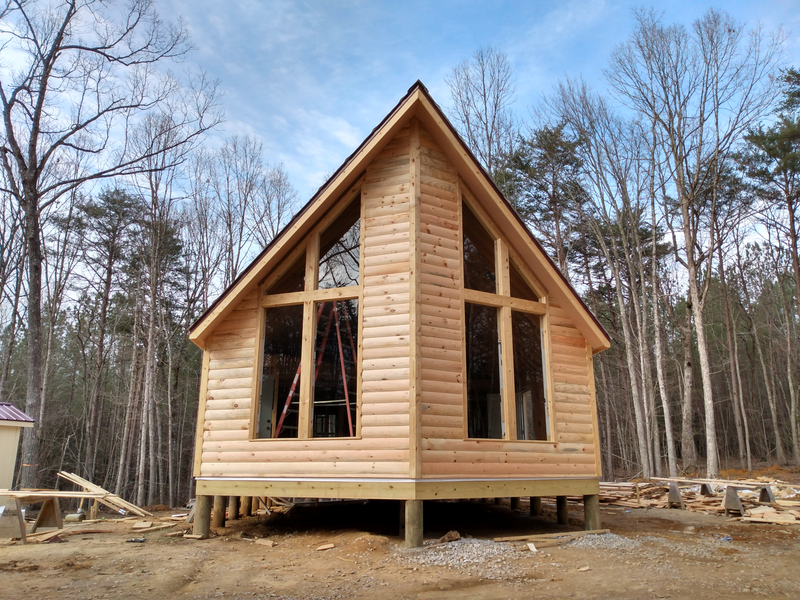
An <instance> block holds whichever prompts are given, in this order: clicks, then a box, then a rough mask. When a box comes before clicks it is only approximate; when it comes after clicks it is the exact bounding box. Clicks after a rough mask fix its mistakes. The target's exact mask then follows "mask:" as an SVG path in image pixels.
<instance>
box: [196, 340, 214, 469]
mask: <svg viewBox="0 0 800 600" xmlns="http://www.w3.org/2000/svg"><path fill="white" fill-rule="evenodd" d="M210 362H211V352H210V351H209V350H203V363H202V365H203V366H202V367H201V370H200V397H199V402H198V404H197V433H196V434H195V441H194V463H193V466H192V474H193V475H194V476H195V477H200V465H201V464H202V460H203V433H204V431H205V427H204V424H205V420H206V400H207V396H208V366H209V364H210Z"/></svg>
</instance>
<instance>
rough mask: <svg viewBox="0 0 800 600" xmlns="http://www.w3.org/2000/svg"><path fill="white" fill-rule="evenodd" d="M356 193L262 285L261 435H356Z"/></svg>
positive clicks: (257, 434) (358, 228) (256, 431)
mask: <svg viewBox="0 0 800 600" xmlns="http://www.w3.org/2000/svg"><path fill="white" fill-rule="evenodd" d="M359 198H360V196H359V197H356V198H355V199H354V200H353V201H352V202H350V204H349V205H348V206H347V207H346V208H345V209H344V210H343V211H342V212H341V213H340V214H339V215H338V216H337V217H336V218H334V219H333V220H332V221H330V222H329V223H324V224H321V225H319V226H317V228H316V229H315V230H313V231H312V232H311V234H310V235H309V236H308V238H307V241H306V242H305V244H304V247H303V248H302V249H299V250H297V251H296V252H295V254H296V255H297V258H295V259H294V260H293V261H292V262H291V263H290V264H289V266H288V267H287V268H286V269H285V270H284V271H283V273H282V274H280V275H279V276H276V277H274V278H272V281H268V282H267V285H266V286H265V292H264V296H263V298H262V301H261V302H262V306H264V311H265V314H264V330H263V335H264V338H263V339H264V354H263V357H262V369H261V380H260V385H261V389H260V395H259V402H258V410H257V413H256V419H255V427H254V432H253V434H254V436H255V437H257V438H278V437H280V438H284V437H292V438H308V437H354V436H355V435H357V431H358V429H357V425H358V424H357V418H358V410H357V407H358V393H357V360H358V296H359V288H358V284H359V281H360V268H361V265H360V256H359V254H360V253H359V247H360V241H361V220H360V213H361V203H360V201H359ZM332 291H335V292H336V293H335V294H332V293H331V292H332ZM333 298H336V299H335V300H334V299H333Z"/></svg>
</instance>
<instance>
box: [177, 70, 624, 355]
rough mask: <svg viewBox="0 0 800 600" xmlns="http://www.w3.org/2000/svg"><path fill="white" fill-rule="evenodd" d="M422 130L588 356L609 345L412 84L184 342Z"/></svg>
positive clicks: (198, 335)
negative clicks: (410, 128) (386, 151)
mask: <svg viewBox="0 0 800 600" xmlns="http://www.w3.org/2000/svg"><path fill="white" fill-rule="evenodd" d="M415 116H416V117H417V118H418V119H419V120H420V122H421V123H422V124H423V125H424V126H425V128H426V129H427V131H428V132H429V134H430V135H431V137H432V138H433V139H434V140H435V141H436V143H437V144H438V145H439V147H440V148H441V150H442V152H444V154H445V155H446V156H447V158H448V159H449V160H450V162H451V164H452V165H453V166H454V167H455V168H456V170H457V171H458V173H459V175H460V177H461V178H462V179H463V180H464V182H465V183H466V185H467V186H468V187H469V188H470V189H471V191H472V193H473V194H474V195H475V196H476V198H475V199H476V201H478V202H479V203H480V204H481V206H483V207H484V209H485V210H486V211H487V213H489V215H490V216H491V217H492V219H493V220H494V222H495V223H496V225H497V226H498V227H499V228H500V231H501V233H502V234H503V236H504V238H505V239H506V240H507V241H508V242H509V243H510V244H511V245H512V246H513V247H514V248H515V249H516V250H517V252H518V253H519V254H520V258H522V260H523V261H525V262H526V263H529V264H537V265H540V266H541V268H537V269H536V272H537V276H538V277H539V279H540V281H541V283H542V285H544V286H545V288H546V289H547V290H548V293H549V295H550V296H551V297H553V298H554V299H555V300H556V301H558V302H559V303H560V304H561V307H562V309H563V310H564V311H565V312H566V313H567V315H568V316H569V317H570V318H571V319H572V320H573V322H574V323H575V326H576V327H577V329H578V331H580V332H581V334H582V335H583V336H584V338H585V339H586V341H587V343H588V344H589V345H590V346H591V347H592V350H593V352H599V351H601V350H605V349H607V348H608V347H609V346H610V341H609V337H608V334H607V333H606V331H605V330H604V329H603V327H602V325H600V323H599V322H598V321H597V319H596V318H595V316H594V315H593V314H592V312H591V311H590V310H589V308H588V307H587V306H586V305H585V304H584V302H583V301H582V300H581V298H580V296H578V293H577V292H576V291H575V289H574V288H573V287H572V286H571V285H570V284H569V282H568V281H567V280H566V279H565V278H564V276H563V275H562V274H561V272H560V271H559V269H558V268H557V267H556V265H555V263H554V262H553V260H552V259H551V258H550V257H549V256H548V255H547V253H546V252H545V251H544V249H543V248H542V246H541V245H540V244H539V242H538V241H537V240H536V238H535V237H534V236H533V234H532V233H531V232H530V230H529V229H528V228H527V226H526V225H525V223H524V222H523V221H522V219H521V218H520V217H519V215H518V214H517V213H516V212H515V211H514V210H513V208H512V207H511V205H510V204H509V202H508V201H507V200H506V199H505V197H504V196H503V194H502V193H501V192H500V190H499V189H497V186H495V184H494V182H493V181H492V179H491V177H489V175H488V174H487V173H486V171H485V170H484V169H483V167H482V166H481V165H480V163H479V162H478V160H477V159H476V158H475V156H474V155H473V154H472V152H471V151H470V150H469V148H467V146H466V144H465V143H464V141H463V140H462V139H461V137H460V136H459V135H458V133H457V132H456V130H455V128H454V127H453V126H452V124H451V123H450V121H449V120H448V119H447V117H445V115H444V113H443V112H442V110H441V109H440V108H439V106H438V105H437V104H436V103H435V102H434V101H433V99H432V98H431V96H430V94H429V93H428V90H427V89H426V88H425V86H424V85H423V84H422V83H421V82H420V81H417V82H416V83H415V84H414V85H413V86H411V88H410V89H409V91H408V93H407V94H406V96H405V97H403V98H402V99H401V100H400V102H399V103H398V104H397V106H395V108H394V109H393V110H392V111H391V112H390V113H389V114H388V115H387V116H386V117H385V118H384V119H383V121H382V122H381V123H380V124H379V125H378V126H377V127H376V128H375V129H373V131H372V133H370V135H369V136H368V137H367V139H366V140H364V142H362V144H361V145H360V146H359V147H358V148H357V149H356V151H355V152H354V153H353V154H351V155H350V156H349V157H348V159H347V160H346V161H345V162H344V164H343V165H342V166H341V167H339V169H338V170H337V171H336V173H334V174H333V176H332V177H331V178H330V179H329V180H328V181H327V182H326V183H325V185H323V186H322V187H321V188H320V189H319V190H318V191H317V193H316V194H315V195H314V197H313V198H311V200H309V202H308V203H307V204H306V205H305V206H304V207H303V208H302V209H301V210H300V211H299V212H298V213H297V214H296V215H295V217H294V218H293V219H292V221H291V222H290V223H289V224H288V225H287V226H286V227H285V228H284V229H283V230H282V231H281V232H280V233H279V234H278V235H277V236H276V238H275V239H274V240H273V241H272V243H270V244H269V245H268V246H267V247H266V248H265V249H264V250H263V251H262V252H261V254H260V255H259V256H258V257H257V258H256V259H255V260H254V261H253V262H252V263H251V264H250V265H249V266H248V267H247V268H246V269H245V270H244V271H243V272H242V273H241V274H240V275H239V277H237V279H236V280H235V281H234V282H233V283H232V284H231V285H230V286H229V287H228V289H227V290H225V291H224V292H223V293H222V294H221V295H220V296H219V298H217V300H216V301H215V302H214V303H213V304H212V305H211V306H210V307H209V308H208V310H206V312H205V313H204V314H203V315H202V316H201V317H200V318H199V319H198V320H197V321H196V322H195V323H194V324H193V325H192V327H191V328H190V335H189V337H190V339H191V340H192V341H193V342H194V343H195V344H197V345H198V346H200V347H201V348H202V347H203V346H204V342H205V339H206V338H207V337H208V336H209V335H210V334H211V332H213V330H214V329H215V327H216V326H217V324H219V323H220V322H222V320H223V319H224V318H225V317H226V316H227V315H228V314H229V313H230V312H231V311H232V310H233V309H234V308H235V306H236V305H237V304H238V302H239V300H241V299H242V298H243V297H244V296H245V295H246V294H248V293H249V292H251V291H252V290H254V289H255V288H257V287H258V285H259V283H260V282H261V281H262V280H263V278H264V277H265V276H266V275H267V274H268V273H269V272H270V271H271V270H272V269H273V268H274V266H275V265H276V264H278V262H279V261H280V260H282V259H283V258H284V257H285V256H286V255H287V253H288V252H289V251H290V250H291V248H292V247H293V246H294V245H295V243H296V242H297V241H298V240H300V239H302V238H304V237H305V236H306V235H307V234H308V232H309V231H310V230H311V229H312V228H313V227H314V225H315V224H316V223H317V222H318V221H319V219H320V218H321V217H322V216H323V215H324V214H325V213H326V212H327V211H328V210H330V208H331V207H332V206H333V205H334V204H335V203H336V202H337V201H338V200H339V199H340V198H342V197H343V196H344V195H347V194H349V193H350V189H351V188H352V186H354V184H357V183H358V182H359V179H360V177H361V175H362V174H363V172H364V169H365V168H366V167H367V165H369V164H370V163H371V162H372V160H373V159H374V158H375V156H377V154H378V153H379V152H380V151H381V150H382V148H383V147H384V146H385V145H386V144H387V143H389V141H391V140H392V138H393V137H394V136H395V134H396V133H397V132H398V131H399V130H400V129H402V127H403V126H405V125H406V124H407V123H408V121H409V120H410V119H411V118H412V117H415Z"/></svg>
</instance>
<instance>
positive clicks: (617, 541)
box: [566, 533, 642, 550]
mask: <svg viewBox="0 0 800 600" xmlns="http://www.w3.org/2000/svg"><path fill="white" fill-rule="evenodd" d="M641 545H642V542H641V541H639V540H637V539H631V538H626V537H622V536H621V535H617V534H615V533H604V534H602V535H584V536H583V537H579V538H578V539H576V540H572V541H571V542H568V543H567V544H566V546H569V547H570V548H596V549H598V550H635V549H637V548H639V546H641Z"/></svg>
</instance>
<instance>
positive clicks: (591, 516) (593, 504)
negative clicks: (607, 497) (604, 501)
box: [583, 494, 600, 531]
mask: <svg viewBox="0 0 800 600" xmlns="http://www.w3.org/2000/svg"><path fill="white" fill-rule="evenodd" d="M583 521H584V525H585V528H586V531H593V530H597V529H600V496H599V495H598V494H586V495H585V496H584V497H583Z"/></svg>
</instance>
